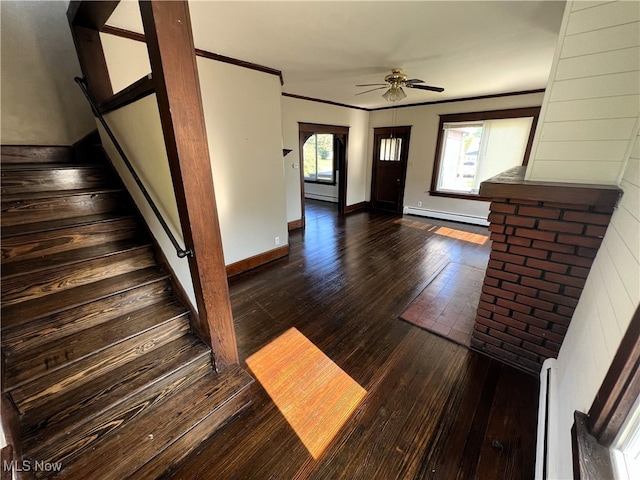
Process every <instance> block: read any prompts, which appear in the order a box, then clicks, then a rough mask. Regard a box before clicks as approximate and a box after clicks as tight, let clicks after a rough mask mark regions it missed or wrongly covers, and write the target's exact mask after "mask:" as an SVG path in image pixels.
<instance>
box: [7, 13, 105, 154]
mask: <svg viewBox="0 0 640 480" xmlns="http://www.w3.org/2000/svg"><path fill="white" fill-rule="evenodd" d="M0 9H1V10H0V11H1V17H2V20H1V22H2V24H1V31H2V42H1V49H2V52H1V53H2V55H1V56H2V67H1V68H0V75H1V80H0V83H1V84H2V94H1V95H2V129H1V137H2V140H1V141H2V143H3V144H5V145H10V144H14V145H72V144H73V143H75V142H77V141H78V140H80V139H81V138H82V137H84V136H85V135H87V134H88V133H89V132H91V131H92V130H94V129H95V123H94V119H93V115H92V114H91V108H90V107H89V105H88V104H87V101H86V100H85V98H84V97H83V95H82V92H81V91H80V88H79V87H78V86H77V85H76V83H75V82H74V81H73V77H75V76H81V75H82V74H81V72H80V65H79V63H78V59H77V55H76V51H75V48H74V46H73V39H72V37H71V31H70V30H69V24H68V21H67V15H66V10H67V2H61V1H46V2H35V1H34V2H0Z"/></svg>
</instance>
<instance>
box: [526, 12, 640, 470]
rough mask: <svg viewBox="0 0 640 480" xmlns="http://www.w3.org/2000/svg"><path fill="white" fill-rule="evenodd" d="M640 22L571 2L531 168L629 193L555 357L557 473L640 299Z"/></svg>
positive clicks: (552, 445)
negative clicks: (576, 418) (578, 418)
mask: <svg viewBox="0 0 640 480" xmlns="http://www.w3.org/2000/svg"><path fill="white" fill-rule="evenodd" d="M639 20H640V4H638V3H637V2H569V3H567V6H566V10H565V15H564V19H563V26H562V29H561V32H560V38H559V39H558V46H557V49H556V58H555V60H554V66H553V69H552V73H551V78H550V82H549V85H548V87H547V91H546V94H545V101H544V104H543V109H542V114H541V123H540V125H539V127H538V131H537V134H536V139H535V142H536V143H535V145H534V150H533V152H532V160H531V162H530V163H529V168H528V169H527V177H528V178H529V179H530V180H547V181H557V182H581V183H592V184H601V183H608V184H618V185H619V186H620V187H621V188H622V190H623V191H624V195H623V197H622V200H621V202H620V205H619V206H618V208H617V209H616V210H615V212H614V214H613V217H612V219H611V224H610V225H609V227H608V229H607V232H606V235H605V237H604V240H603V243H602V246H601V247H600V250H599V251H598V254H597V256H596V258H595V260H594V263H593V266H592V268H591V271H590V273H589V277H588V278H587V281H586V284H585V288H584V290H583V292H582V295H581V297H580V300H579V302H578V306H577V307H576V310H575V312H574V314H573V318H572V320H571V325H570V326H569V330H568V332H567V335H566V337H565V340H564V342H563V344H562V347H561V349H560V353H559V355H558V359H557V361H556V362H555V368H556V370H555V371H556V375H555V377H556V378H555V381H554V384H553V388H552V390H553V394H552V403H551V405H550V412H549V418H550V419H551V425H550V436H549V449H548V451H549V455H550V457H549V472H548V473H549V478H554V479H571V478H573V476H572V462H571V458H572V450H571V438H570V431H571V426H572V424H573V412H574V411H575V410H579V411H582V412H588V411H589V409H590V407H591V404H592V403H593V400H594V397H595V394H596V393H597V391H598V389H599V388H600V385H601V383H602V380H603V379H604V376H605V374H606V372H607V370H608V369H609V367H610V365H611V360H612V359H613V356H614V355H615V352H616V350H617V348H618V346H619V344H620V340H621V339H622V336H623V335H624V333H625V331H626V329H627V327H628V325H629V322H630V321H631V318H632V316H633V313H634V311H635V310H636V308H638V305H639V304H640V139H639V137H638V123H639V109H640V104H639V102H640V82H639V81H638V77H637V75H638V70H639V68H638V64H639V63H640V58H639V57H638V45H640V23H639ZM620 59H624V61H622V62H621V61H619V60H620ZM621 70H623V71H622V72H621Z"/></svg>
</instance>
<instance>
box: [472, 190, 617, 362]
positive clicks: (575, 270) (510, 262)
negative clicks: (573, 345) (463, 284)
mask: <svg viewBox="0 0 640 480" xmlns="http://www.w3.org/2000/svg"><path fill="white" fill-rule="evenodd" d="M612 212H613V209H612V208H606V209H605V208H598V207H589V206H586V205H572V204H560V203H552V202H536V201H529V200H513V199H512V200H501V201H494V202H493V203H492V204H491V213H490V215H489V221H490V222H491V225H490V226H489V230H490V231H491V240H492V241H493V243H492V246H491V256H490V260H489V264H488V267H487V272H486V275H485V279H484V285H483V288H482V295H481V297H480V303H479V304H478V311H477V316H476V323H475V327H474V331H473V334H472V339H471V344H472V347H473V348H475V349H477V350H480V351H483V352H485V353H487V354H489V355H491V356H494V357H497V358H499V359H500V360H503V361H506V362H508V363H512V364H515V365H517V366H519V367H521V368H524V369H525V370H529V371H531V372H535V373H538V372H539V371H540V367H541V365H542V362H543V361H544V360H545V359H546V358H549V357H556V356H557V354H558V351H559V350H560V345H561V344H562V340H563V339H564V335H565V334H566V332H567V328H568V326H569V322H570V321H571V316H572V315H573V311H574V309H575V307H576V305H577V303H578V298H579V297H580V294H581V293H582V288H583V287H584V283H585V279H586V277H587V275H588V274H589V269H590V268H591V264H592V263H593V259H594V258H595V255H596V252H597V251H598V248H599V247H600V243H601V242H602V237H604V234H605V231H606V229H607V225H609V220H610V218H611V214H612Z"/></svg>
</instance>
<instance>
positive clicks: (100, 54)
mask: <svg viewBox="0 0 640 480" xmlns="http://www.w3.org/2000/svg"><path fill="white" fill-rule="evenodd" d="M71 35H72V37H73V42H74V43H75V46H76V52H77V53H78V60H80V68H81V69H82V74H83V75H84V77H85V78H86V79H87V86H88V89H89V93H90V94H91V97H92V98H93V100H94V101H95V102H97V103H102V102H104V101H105V100H107V99H109V98H111V97H112V96H113V88H112V87H111V80H110V79H109V70H108V69H107V61H106V60H105V58H104V51H103V49H102V41H101V40H100V32H99V31H98V30H94V29H92V28H87V27H83V26H79V25H74V24H71Z"/></svg>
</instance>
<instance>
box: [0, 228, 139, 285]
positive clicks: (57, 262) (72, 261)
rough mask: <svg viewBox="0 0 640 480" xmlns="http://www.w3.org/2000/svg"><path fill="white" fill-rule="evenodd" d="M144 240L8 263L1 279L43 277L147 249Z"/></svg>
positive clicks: (96, 246)
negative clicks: (71, 266) (40, 275)
mask: <svg viewBox="0 0 640 480" xmlns="http://www.w3.org/2000/svg"><path fill="white" fill-rule="evenodd" d="M145 240H146V239H137V238H134V239H125V240H118V241H112V242H103V243H101V244H99V245H92V246H90V247H83V248H76V249H73V250H65V251H62V252H57V253H53V254H50V255H44V256H39V257H37V258H30V259H27V260H21V261H19V262H9V263H6V264H5V265H3V266H2V279H3V281H6V280H9V279H11V278H13V277H19V276H21V275H27V274H32V273H36V272H43V275H47V272H46V271H47V270H50V269H53V268H60V267H65V266H70V265H78V264H81V263H82V262H86V261H89V260H95V259H98V258H104V257H109V256H113V255H116V254H118V253H121V252H125V251H131V250H134V249H138V248H142V247H147V246H149V242H148V241H145Z"/></svg>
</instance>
